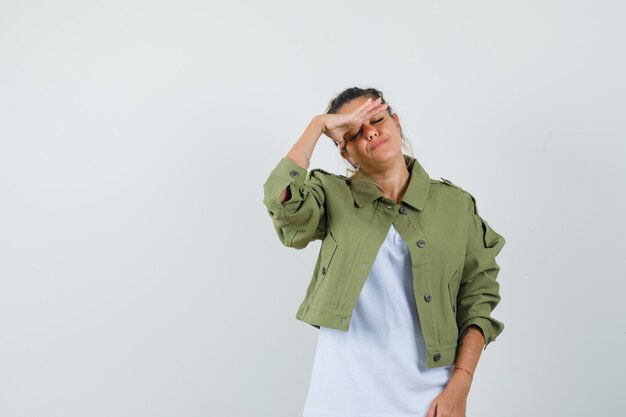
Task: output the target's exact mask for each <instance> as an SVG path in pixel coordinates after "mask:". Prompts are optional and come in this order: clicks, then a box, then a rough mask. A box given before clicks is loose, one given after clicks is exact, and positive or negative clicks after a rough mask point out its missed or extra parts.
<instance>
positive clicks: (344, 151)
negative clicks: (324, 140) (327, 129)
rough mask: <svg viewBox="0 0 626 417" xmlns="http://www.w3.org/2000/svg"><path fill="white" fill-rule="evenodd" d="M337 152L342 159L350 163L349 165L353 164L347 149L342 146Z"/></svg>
mask: <svg viewBox="0 0 626 417" xmlns="http://www.w3.org/2000/svg"><path fill="white" fill-rule="evenodd" d="M339 154H340V155H341V157H342V158H343V159H345V160H346V161H348V162H349V163H350V165H352V166H354V160H353V159H352V157H351V156H350V155H349V154H348V151H347V150H346V148H343V149H341V150H340V151H339Z"/></svg>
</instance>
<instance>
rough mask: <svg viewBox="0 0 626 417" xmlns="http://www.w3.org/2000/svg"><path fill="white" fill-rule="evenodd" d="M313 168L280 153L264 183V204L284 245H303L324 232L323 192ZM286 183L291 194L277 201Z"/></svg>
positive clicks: (296, 246) (318, 237) (298, 246)
mask: <svg viewBox="0 0 626 417" xmlns="http://www.w3.org/2000/svg"><path fill="white" fill-rule="evenodd" d="M316 172H317V171H315V170H312V171H311V172H310V173H308V175H307V170H306V169H304V168H302V167H301V166H299V165H298V164H296V163H295V162H294V161H292V160H291V159H289V158H287V157H283V158H282V159H281V160H280V161H279V162H278V164H277V165H276V167H275V168H274V169H273V170H272V172H271V173H270V175H269V177H268V178H267V180H266V181H265V183H264V184H263V204H264V205H265V207H266V208H267V212H268V214H269V215H270V217H271V218H272V222H273V224H274V228H275V229H276V233H277V234H278V237H279V239H280V241H281V242H282V243H283V245H285V246H288V247H293V248H296V249H302V248H304V247H306V246H307V245H308V244H309V242H311V241H313V240H315V239H322V238H323V237H324V236H325V235H326V213H325V209H324V202H325V195H324V189H323V187H322V184H321V181H320V179H319V178H317V176H316ZM287 187H289V190H290V191H291V198H290V199H289V200H287V201H286V202H284V203H282V204H281V203H280V202H279V198H280V194H281V192H282V191H283V190H284V189H285V188H287Z"/></svg>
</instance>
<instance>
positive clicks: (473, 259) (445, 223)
mask: <svg viewBox="0 0 626 417" xmlns="http://www.w3.org/2000/svg"><path fill="white" fill-rule="evenodd" d="M404 159H405V162H406V164H407V167H408V169H409V172H410V173H411V177H410V180H409V185H408V187H407V190H406V192H405V194H404V196H403V197H402V202H401V204H396V203H395V201H393V200H390V199H388V198H386V197H384V196H383V195H382V194H381V193H380V191H379V190H378V188H377V187H376V186H375V185H374V183H373V182H372V180H371V178H370V177H368V176H366V175H362V176H361V180H356V179H351V178H349V177H345V176H343V175H336V174H332V173H330V172H326V171H324V170H322V169H313V170H311V171H310V172H309V173H308V175H307V170H306V169H304V168H302V167H300V166H298V165H297V164H296V163H294V162H293V161H292V160H290V159H288V158H287V157H283V158H282V159H281V160H280V161H279V162H278V164H277V165H276V167H275V168H274V169H273V170H272V172H271V173H270V175H269V177H268V178H267V180H266V181H265V183H264V185H263V190H264V197H263V204H264V205H265V206H266V208H267V211H268V213H269V215H270V217H271V219H272V221H273V223H274V228H275V229H276V232H277V233H278V237H279V239H280V241H281V242H282V243H283V245H285V246H288V247H293V248H296V249H302V248H304V247H306V246H307V245H308V244H309V242H311V241H313V240H316V239H320V240H322V243H321V246H320V251H319V255H318V258H317V263H316V264H315V268H314V270H313V275H312V277H311V281H310V283H309V286H308V288H307V290H306V295H305V297H304V300H303V301H302V303H301V304H300V307H299V308H298V311H297V313H296V318H297V319H298V320H302V321H304V322H306V323H309V324H311V325H312V326H314V327H316V328H318V329H319V327H320V326H326V327H330V328H333V329H340V330H344V331H347V330H348V327H349V325H350V318H351V316H352V311H353V309H354V307H355V305H356V303H357V300H358V297H359V294H360V292H361V289H362V288H363V285H364V284H365V280H366V279H367V276H368V274H369V271H370V269H371V267H372V265H373V263H374V260H375V259H376V255H377V254H378V250H379V248H380V247H381V245H382V243H383V241H384V240H385V237H386V235H387V233H388V231H389V228H390V227H391V224H392V223H393V224H394V225H395V227H396V229H397V230H398V232H399V233H400V235H401V236H402V238H403V239H404V240H405V241H406V242H407V245H408V247H409V252H410V255H411V265H412V270H413V291H414V294H415V301H416V305H417V309H418V315H419V320H420V325H421V328H422V332H423V334H424V339H425V342H426V350H427V358H426V363H427V366H428V367H429V368H433V367H437V366H445V365H451V364H452V363H454V361H455V355H456V348H457V345H458V343H459V341H460V340H461V338H462V337H463V336H464V335H465V331H466V329H467V327H468V326H469V325H472V324H473V325H476V326H478V327H479V328H480V329H481V330H482V333H483V335H484V337H485V342H486V343H485V349H486V348H487V345H488V344H489V343H490V342H492V341H493V340H494V339H495V338H496V336H498V335H499V334H500V333H501V332H502V330H503V328H504V325H503V324H502V323H501V322H500V321H498V320H496V319H494V318H492V317H491V312H492V310H493V309H494V308H495V307H496V305H497V304H498V302H499V301H500V294H499V289H500V286H499V284H498V282H497V281H496V277H497V275H498V272H499V270H500V267H499V266H498V264H497V263H496V260H495V258H496V255H497V254H498V253H499V252H500V250H501V249H502V247H503V246H504V238H503V237H502V236H501V235H499V234H498V233H496V232H495V231H494V230H493V229H492V228H491V227H490V226H489V225H488V224H487V222H486V221H485V220H484V219H483V218H482V217H480V215H479V214H478V211H477V209H476V201H475V200H474V197H473V196H472V195H470V194H469V193H468V192H467V191H464V190H463V189H461V188H460V187H458V186H456V185H454V184H452V183H451V182H450V181H448V180H446V179H443V178H442V180H443V181H438V180H434V179H431V178H430V177H429V175H428V174H427V173H426V171H424V169H423V168H422V166H421V165H420V164H419V162H418V161H417V160H416V159H415V158H413V157H411V156H408V155H404ZM287 186H289V187H290V191H291V198H290V199H289V200H288V201H286V202H285V203H283V204H280V203H279V195H280V193H281V191H282V190H284V189H285V188H286V187H287Z"/></svg>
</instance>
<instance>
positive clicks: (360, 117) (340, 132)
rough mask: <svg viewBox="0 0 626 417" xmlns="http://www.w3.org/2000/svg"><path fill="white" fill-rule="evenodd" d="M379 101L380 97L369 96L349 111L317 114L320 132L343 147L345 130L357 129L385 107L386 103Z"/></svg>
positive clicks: (344, 144)
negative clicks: (320, 125) (320, 127)
mask: <svg viewBox="0 0 626 417" xmlns="http://www.w3.org/2000/svg"><path fill="white" fill-rule="evenodd" d="M381 101H382V100H381V99H380V98H377V99H376V100H374V101H372V98H371V97H370V98H368V99H367V101H366V102H365V103H363V104H362V105H360V106H359V107H357V108H356V109H354V111H352V112H351V113H345V114H322V115H320V116H318V117H319V118H320V122H321V123H322V133H324V134H325V135H326V136H328V137H329V138H331V139H332V140H333V141H334V142H335V144H337V145H338V146H339V149H340V150H341V149H343V148H344V147H345V146H346V142H345V138H344V136H345V134H346V133H347V132H349V131H350V130H352V129H359V128H360V127H361V125H362V124H363V123H364V122H365V121H366V120H368V119H369V118H370V117H372V115H374V114H376V113H378V112H380V111H383V110H385V109H386V108H387V103H381Z"/></svg>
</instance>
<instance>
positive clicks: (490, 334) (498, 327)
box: [459, 317, 504, 350]
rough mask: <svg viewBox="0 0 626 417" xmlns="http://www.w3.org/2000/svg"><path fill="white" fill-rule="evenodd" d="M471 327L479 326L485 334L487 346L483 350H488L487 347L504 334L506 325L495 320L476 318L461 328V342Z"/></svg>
mask: <svg viewBox="0 0 626 417" xmlns="http://www.w3.org/2000/svg"><path fill="white" fill-rule="evenodd" d="M471 325H475V326H478V327H479V328H480V331H481V332H482V334H483V337H484V338H485V346H484V348H483V350H484V349H487V345H488V344H489V343H491V342H493V341H494V340H496V337H497V336H498V335H499V334H500V333H502V330H504V324H502V322H500V321H498V320H496V319H494V318H491V317H490V318H484V317H474V318H472V319H469V320H467V321H466V322H465V323H463V324H462V325H461V327H460V328H459V331H460V332H459V342H460V341H461V340H463V338H464V337H465V334H466V333H467V330H468V328H469V326H471Z"/></svg>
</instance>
